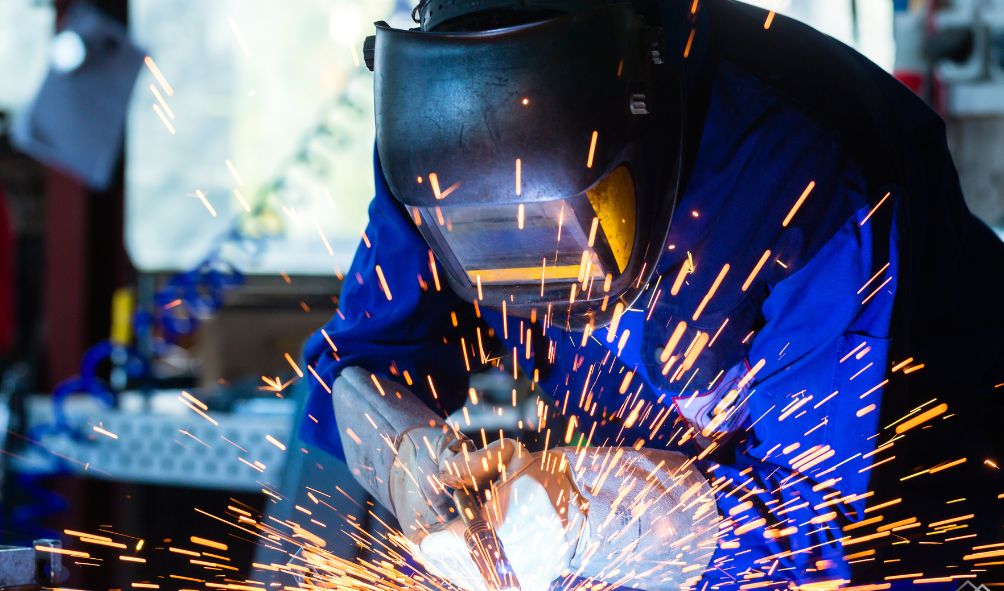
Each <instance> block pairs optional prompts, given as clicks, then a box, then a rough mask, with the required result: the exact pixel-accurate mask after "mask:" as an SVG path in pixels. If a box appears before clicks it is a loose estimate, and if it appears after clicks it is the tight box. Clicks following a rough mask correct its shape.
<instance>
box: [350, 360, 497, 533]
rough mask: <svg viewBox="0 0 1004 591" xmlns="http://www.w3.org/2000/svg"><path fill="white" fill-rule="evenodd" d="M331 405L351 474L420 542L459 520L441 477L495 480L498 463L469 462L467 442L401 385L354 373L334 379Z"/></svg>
mask: <svg viewBox="0 0 1004 591" xmlns="http://www.w3.org/2000/svg"><path fill="white" fill-rule="evenodd" d="M332 400H333V404H334V410H335V422H336V423H337V424H338V434H339V436H340V438H341V442H342V447H343V449H344V450H345V461H346V463H347V464H348V466H349V469H350V470H351V471H352V474H353V475H354V476H355V478H356V480H357V481H358V482H359V484H361V485H362V487H363V488H365V489H366V491H367V492H369V493H370V494H371V495H373V497H374V498H376V500H377V501H378V502H379V503H380V504H381V505H383V506H384V507H386V508H387V509H389V510H390V511H392V512H393V513H394V515H395V516H396V517H397V519H398V522H399V523H400V526H401V532H402V533H403V534H404V535H405V537H407V538H408V539H409V540H410V541H412V542H414V543H415V544H418V543H420V542H421V540H422V539H423V538H425V536H427V535H428V534H429V532H431V531H436V530H438V529H441V528H442V527H443V526H444V525H445V524H446V522H447V521H449V520H450V519H451V518H452V517H454V516H455V515H456V513H455V512H453V511H451V507H452V506H453V502H452V499H451V497H450V495H449V494H448V493H447V491H446V490H445V488H444V486H443V483H442V482H441V481H440V478H439V475H440V473H441V472H444V471H447V463H448V462H451V460H452V462H451V464H450V465H451V466H454V469H457V468H456V466H458V465H462V466H463V467H464V470H470V471H472V472H471V473H472V475H473V477H475V478H478V479H487V480H491V479H493V478H494V476H495V474H496V472H495V470H496V467H495V466H496V465H497V464H494V463H493V464H488V463H487V462H482V461H480V456H479V455H477V456H474V458H473V459H472V455H471V454H474V453H475V452H474V446H473V445H472V444H471V443H470V441H468V440H467V439H466V438H464V437H463V436H462V435H460V434H459V433H457V432H456V431H454V430H453V429H451V428H450V427H448V426H447V425H446V423H445V422H443V420H442V419H440V418H439V416H438V415H436V413H434V412H433V411H432V410H431V409H430V408H429V407H427V406H426V405H424V404H423V403H422V402H421V401H420V400H419V399H418V398H417V397H416V396H415V395H414V394H413V393H412V392H411V391H410V390H408V388H406V387H405V386H403V385H402V384H399V383H397V382H394V381H391V380H387V379H385V378H382V377H379V376H376V375H375V374H372V373H370V372H369V371H366V370H364V369H362V368H359V367H349V368H346V369H344V370H342V372H341V375H340V376H339V377H338V379H337V380H335V383H334V387H333V388H332ZM465 445H466V450H465ZM457 458H463V459H464V461H457ZM482 471H485V472H488V473H487V474H482V473H481V472H482Z"/></svg>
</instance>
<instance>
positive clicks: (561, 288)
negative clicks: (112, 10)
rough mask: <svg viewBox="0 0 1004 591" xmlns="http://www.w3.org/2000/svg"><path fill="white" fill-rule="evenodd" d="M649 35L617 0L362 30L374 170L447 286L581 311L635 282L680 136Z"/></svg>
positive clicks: (670, 185)
mask: <svg viewBox="0 0 1004 591" xmlns="http://www.w3.org/2000/svg"><path fill="white" fill-rule="evenodd" d="M651 39H652V29H651V28H649V27H647V26H646V25H645V23H644V21H643V19H641V17H639V16H638V15H637V14H636V13H635V11H634V9H633V8H632V6H631V4H630V3H613V4H606V5H603V6H600V7H598V8H592V9H589V10H583V11H579V12H574V13H569V14H565V15H561V16H557V17H555V18H550V19H548V20H544V21H541V22H537V23H533V24H527V25H520V26H515V27H509V28H503V29H497V30H490V31H476V32H459V33H458V32H424V31H419V30H413V31H404V30H398V29H393V28H390V27H389V26H386V25H385V24H382V23H381V24H378V25H377V35H376V40H375V47H374V72H375V76H376V81H375V84H376V126H377V149H378V152H379V156H380V163H381V167H382V172H383V174H384V177H385V179H386V181H387V184H388V186H389V188H390V189H391V192H392V193H393V195H394V196H395V197H396V198H397V199H398V200H399V201H400V202H401V203H402V204H403V205H405V206H406V207H407V208H408V209H409V212H410V213H411V215H412V216H413V218H414V219H415V222H416V223H417V224H418V226H419V229H420V230H421V231H422V233H423V235H424V236H425V237H426V239H427V240H428V242H429V243H430V246H431V247H432V248H433V250H434V251H435V253H436V254H437V256H438V257H439V259H440V261H441V262H442V263H443V264H444V265H446V267H447V268H448V270H449V277H450V282H451V285H452V286H453V287H454V288H455V290H456V291H458V293H460V294H461V295H462V296H466V297H470V298H475V297H476V298H479V299H481V300H482V301H484V302H485V305H489V306H492V305H496V306H497V305H500V304H501V301H502V300H506V301H507V302H508V303H509V309H510V310H513V311H514V313H520V312H527V313H529V311H530V310H531V309H533V308H538V307H541V306H542V305H546V304H553V303H567V304H569V305H570V306H571V308H570V310H569V311H570V312H572V313H574V314H580V313H589V312H591V311H593V310H594V309H595V308H599V307H602V308H604V309H605V308H606V307H607V303H608V302H610V301H613V300H617V299H620V298H625V299H626V300H627V299H631V297H632V293H633V294H634V296H636V295H637V294H636V293H635V292H639V291H640V286H642V285H643V284H644V282H645V280H647V278H646V277H643V275H646V274H650V273H651V271H652V270H653V269H654V260H650V259H652V253H653V250H654V252H655V254H656V256H657V255H658V253H659V252H661V242H660V241H661V240H664V239H665V236H666V232H667V231H668V226H669V220H670V217H671V213H672V209H673V204H674V202H675V191H676V179H677V177H678V169H679V153H680V149H679V143H680V137H681V134H680V113H681V109H680V101H679V93H680V92H681V90H680V84H679V82H678V80H677V79H676V77H675V74H674V73H673V72H672V71H671V70H670V69H668V68H663V69H662V71H661V72H657V71H656V70H657V68H658V65H661V63H662V62H661V60H658V61H654V60H653V53H652V51H651V47H652V46H651ZM653 244H654V246H653ZM631 301H633V299H632V300H631ZM601 302H602V305H600V303H601ZM627 304H628V305H629V304H630V302H627Z"/></svg>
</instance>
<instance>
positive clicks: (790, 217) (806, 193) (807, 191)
mask: <svg viewBox="0 0 1004 591" xmlns="http://www.w3.org/2000/svg"><path fill="white" fill-rule="evenodd" d="M771 14H773V13H771ZM815 188H816V181H811V182H810V183H809V186H808V187H806V188H805V191H803V192H802V196H801V197H799V198H798V201H796V202H795V205H794V206H793V207H792V208H791V211H789V212H788V217H786V218H784V222H782V223H781V227H783V228H787V227H788V224H790V223H791V220H793V219H794V218H795V214H796V213H798V210H799V208H801V207H802V204H803V203H805V200H806V199H807V198H808V197H809V194H810V193H812V190H813V189H815Z"/></svg>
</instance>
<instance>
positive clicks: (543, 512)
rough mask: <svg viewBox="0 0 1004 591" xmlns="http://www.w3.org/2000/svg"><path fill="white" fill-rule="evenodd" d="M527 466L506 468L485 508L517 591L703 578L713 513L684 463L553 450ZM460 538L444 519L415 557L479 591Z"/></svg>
mask: <svg viewBox="0 0 1004 591" xmlns="http://www.w3.org/2000/svg"><path fill="white" fill-rule="evenodd" d="M523 454H525V451H522V450H521V451H520V452H519V453H517V454H516V458H515V460H520V459H521V458H522V456H523ZM542 459H544V461H543V462H542V461H541V460H542ZM530 460H531V461H530V462H528V463H527V462H522V461H513V462H511V463H510V472H509V473H508V474H507V476H506V478H504V479H502V481H501V482H500V483H497V484H496V485H495V486H493V487H492V488H491V489H490V492H491V493H492V500H491V501H490V502H488V503H487V504H486V507H485V518H486V519H488V520H489V521H490V522H491V523H492V524H493V526H494V527H495V529H496V532H497V535H498V537H499V540H500V542H501V544H502V547H503V550H504V551H505V553H506V554H507V556H508V558H509V561H510V563H511V564H512V567H513V570H514V571H515V573H516V575H517V578H518V579H519V581H520V583H521V584H522V587H523V589H545V588H547V587H548V586H549V585H550V583H551V582H552V581H553V580H554V579H556V578H558V577H559V576H563V575H565V574H571V575H575V576H577V577H581V578H585V579H592V580H594V581H603V582H606V583H609V584H611V585H613V586H625V587H633V588H638V589H646V590H647V591H661V590H663V589H665V590H669V589H679V588H681V587H682V586H684V585H685V584H686V583H688V582H694V581H696V580H697V579H699V578H700V576H701V574H702V573H703V571H704V569H705V568H706V567H707V565H708V563H709V562H710V560H711V557H712V555H713V553H714V550H715V548H716V539H717V533H718V513H717V510H716V504H715V499H714V496H713V494H712V491H711V487H710V486H709V485H708V482H707V480H706V479H705V478H704V476H703V475H701V474H700V472H699V471H697V470H696V469H695V468H694V467H693V465H692V462H690V461H688V460H687V458H686V456H683V455H682V454H679V453H675V452H669V451H661V450H652V449H641V450H637V451H636V450H634V449H632V448H595V449H581V450H576V449H574V448H560V449H557V450H552V451H551V452H548V453H547V454H546V458H542V456H541V455H540V454H533V455H531V456H530ZM443 480H444V481H446V482H449V481H450V479H449V477H447V476H443ZM463 533H464V528H463V524H462V523H460V522H459V520H457V521H452V522H450V523H449V524H448V526H447V528H446V529H445V530H443V531H439V532H435V533H433V534H431V535H430V536H428V537H427V538H425V540H423V542H422V544H421V552H420V555H421V557H422V558H423V559H424V560H425V561H426V564H427V566H428V567H429V569H430V571H431V572H432V573H433V574H436V575H437V576H440V577H443V578H445V579H447V580H449V581H451V582H452V583H454V584H455V585H458V586H460V587H462V588H464V589H468V590H469V591H484V590H485V585H484V583H482V582H481V580H480V577H479V576H478V574H477V569H476V567H475V565H474V563H473V560H471V559H470V557H469V553H468V552H467V551H466V546H465V543H464V537H463Z"/></svg>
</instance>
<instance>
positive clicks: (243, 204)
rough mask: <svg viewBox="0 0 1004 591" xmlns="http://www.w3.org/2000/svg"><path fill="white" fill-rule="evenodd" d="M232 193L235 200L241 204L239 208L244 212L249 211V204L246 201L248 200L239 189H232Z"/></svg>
mask: <svg viewBox="0 0 1004 591" xmlns="http://www.w3.org/2000/svg"><path fill="white" fill-rule="evenodd" d="M233 193H234V197H235V198H236V199H237V202H238V203H240V204H241V208H242V209H243V210H244V211H245V212H247V213H251V204H250V203H248V200H247V199H245V198H244V194H243V193H241V190H240V189H234V191H233Z"/></svg>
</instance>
